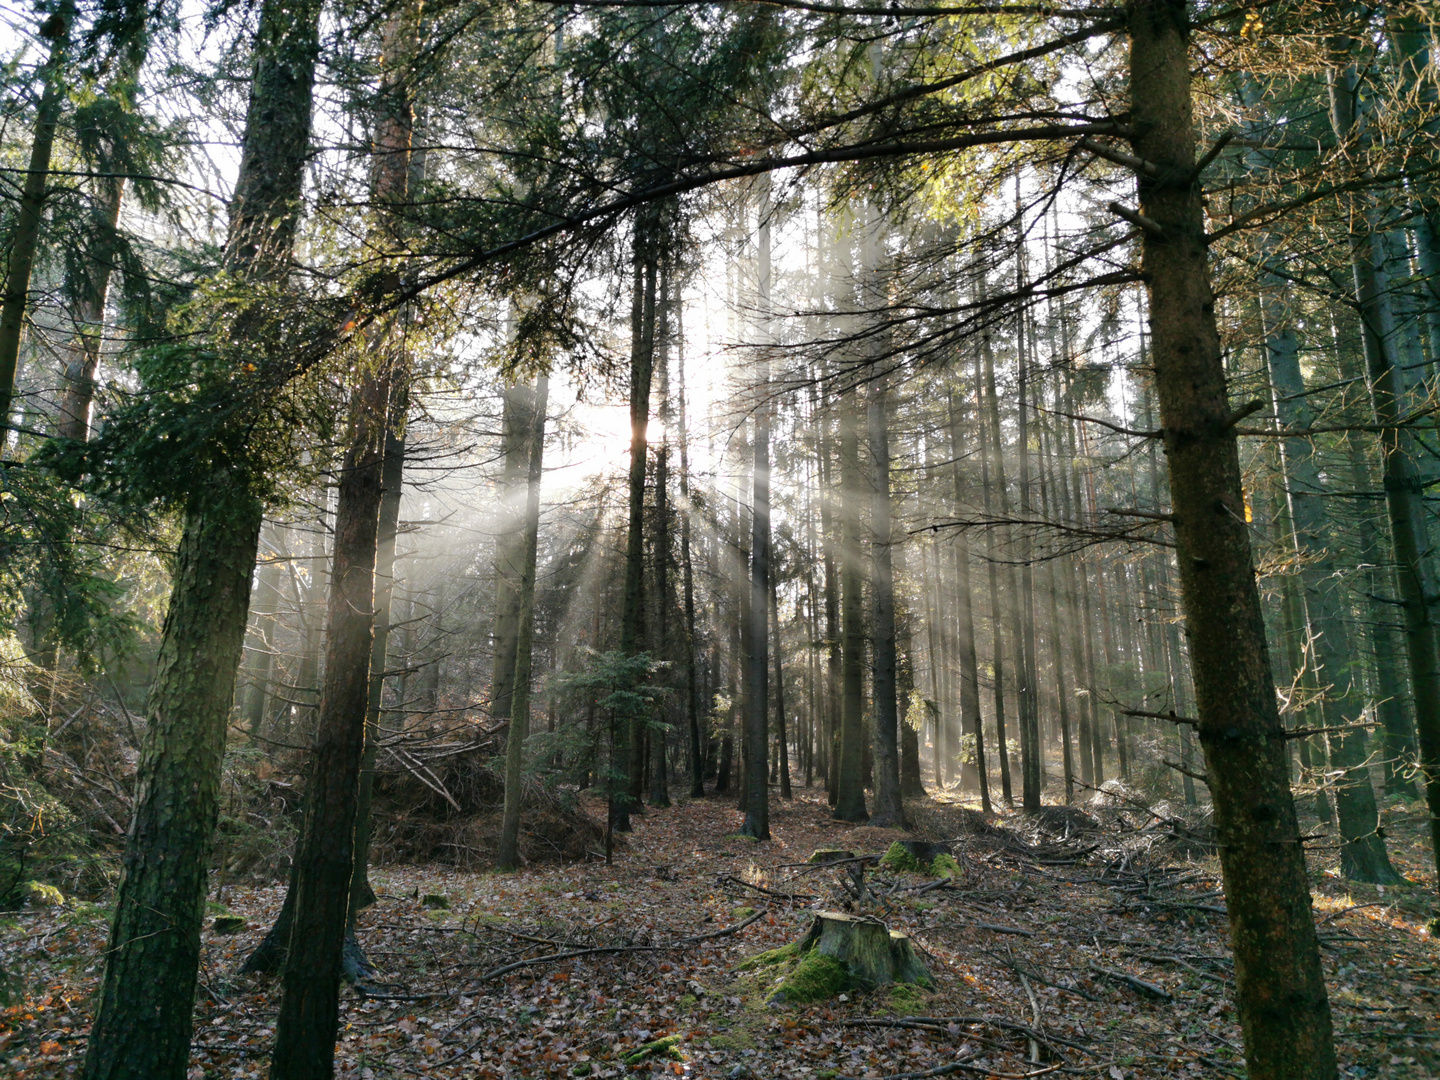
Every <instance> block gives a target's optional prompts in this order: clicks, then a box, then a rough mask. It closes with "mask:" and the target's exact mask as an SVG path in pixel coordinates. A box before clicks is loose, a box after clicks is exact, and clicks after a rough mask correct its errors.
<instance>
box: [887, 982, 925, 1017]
mask: <svg viewBox="0 0 1440 1080" xmlns="http://www.w3.org/2000/svg"><path fill="white" fill-rule="evenodd" d="M928 999H929V995H928V994H927V993H926V992H925V990H924V989H923V988H921V987H920V986H917V985H915V984H914V983H895V984H894V985H893V986H891V987H890V989H889V992H888V993H887V994H886V995H885V1003H886V1005H887V1006H888V1007H889V1008H890V1009H892V1010H893V1011H895V1012H897V1013H900V1014H913V1013H920V1012H924V1011H925V1003H926V1001H927V1000H928Z"/></svg>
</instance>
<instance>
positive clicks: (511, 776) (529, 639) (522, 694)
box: [495, 375, 550, 870]
mask: <svg viewBox="0 0 1440 1080" xmlns="http://www.w3.org/2000/svg"><path fill="white" fill-rule="evenodd" d="M528 398H529V400H528V401H527V403H526V425H525V427H526V432H525V451H526V456H527V458H528V461H527V462H526V470H525V471H526V477H525V518H524V523H523V525H522V530H521V543H522V545H523V549H522V551H521V553H520V574H521V577H520V582H519V586H520V588H519V610H518V626H517V634H516V647H515V681H514V685H513V686H512V688H511V696H510V732H509V735H508V736H507V737H506V740H505V806H504V810H503V811H502V814H501V819H500V839H499V843H498V845H497V848H496V856H495V866H496V867H497V868H498V869H500V870H515V869H517V868H518V867H519V865H520V808H521V804H522V803H523V801H524V783H525V776H524V770H525V740H526V739H527V738H529V734H530V683H531V681H532V680H531V672H532V668H533V660H534V641H535V560H536V553H537V550H538V546H539V538H540V482H541V480H542V479H543V475H544V464H545V410H546V409H547V408H548V407H549V404H550V379H549V377H548V376H546V375H539V376H537V377H536V379H535V385H534V386H533V387H532V388H531V389H530V393H529V394H528Z"/></svg>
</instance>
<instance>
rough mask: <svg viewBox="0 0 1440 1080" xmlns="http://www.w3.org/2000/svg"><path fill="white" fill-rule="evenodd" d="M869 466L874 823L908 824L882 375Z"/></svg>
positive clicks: (873, 404)
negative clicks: (903, 795) (902, 779)
mask: <svg viewBox="0 0 1440 1080" xmlns="http://www.w3.org/2000/svg"><path fill="white" fill-rule="evenodd" d="M869 413H870V416H869V436H870V467H871V469H872V471H873V476H874V479H873V488H872V490H873V491H874V501H873V509H872V511H871V526H870V527H871V531H872V534H873V536H874V539H873V540H872V542H871V567H872V569H871V580H870V588H871V592H872V597H873V603H874V611H873V633H874V645H873V652H872V659H871V664H872V667H871V677H870V681H871V697H872V705H871V710H870V715H871V718H872V721H873V723H874V725H875V809H874V812H873V813H872V814H871V815H870V823H871V824H872V825H875V826H877V827H880V828H892V827H893V828H905V827H906V824H905V804H904V803H903V801H902V800H901V797H900V742H899V737H900V732H899V726H898V725H899V717H898V715H897V709H896V703H895V568H894V563H893V554H892V552H891V546H892V545H893V543H894V539H895V538H894V533H893V526H892V524H891V521H890V410H889V391H888V388H887V387H886V385H885V380H884V378H883V377H881V378H880V379H879V381H878V382H877V383H876V384H875V386H874V387H873V389H872V392H871V395H870V403H869Z"/></svg>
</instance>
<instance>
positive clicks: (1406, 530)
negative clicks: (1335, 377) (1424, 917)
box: [1330, 54, 1440, 878]
mask: <svg viewBox="0 0 1440 1080" xmlns="http://www.w3.org/2000/svg"><path fill="white" fill-rule="evenodd" d="M1345 59H1346V58H1345V57H1344V56H1343V54H1342V55H1341V56H1340V57H1339V60H1340V61H1342V62H1343V61H1344V60H1345ZM1353 82H1354V69H1353V68H1352V67H1349V66H1339V67H1338V69H1337V70H1334V71H1332V72H1331V78H1330V112H1331V123H1332V125H1333V127H1334V130H1335V136H1336V139H1337V140H1339V141H1340V142H1341V143H1342V144H1345V143H1347V142H1348V141H1349V140H1351V139H1352V138H1353V133H1354V129H1355V127H1356V116H1355V95H1354V92H1353V90H1354V87H1353ZM1363 210H1364V208H1363V205H1356V206H1355V208H1354V213H1353V214H1352V217H1353V218H1354V220H1355V225H1354V226H1353V227H1352V228H1351V229H1350V234H1349V240H1350V263H1351V268H1352V272H1353V274H1354V278H1355V296H1356V301H1357V304H1358V308H1359V312H1360V322H1361V338H1362V341H1363V344H1364V349H1365V364H1366V368H1367V369H1368V374H1369V377H1370V401H1371V405H1372V408H1373V409H1374V413H1375V421H1376V423H1377V424H1378V425H1380V427H1381V428H1382V431H1381V434H1380V445H1381V453H1382V455H1383V464H1384V487H1385V507H1386V510H1387V512H1388V514H1389V518H1390V538H1391V543H1392V544H1393V546H1394V551H1395V563H1396V576H1397V578H1398V579H1399V582H1400V599H1401V609H1402V611H1403V612H1404V615H1405V638H1406V644H1407V645H1408V651H1409V657H1410V690H1411V694H1412V695H1413V697H1414V702H1415V729H1416V733H1417V735H1418V736H1419V741H1420V772H1421V775H1422V776H1423V777H1424V781H1425V798H1426V804H1427V806H1428V808H1429V811H1430V840H1431V851H1432V852H1433V853H1434V856H1435V866H1436V874H1437V878H1440V657H1437V655H1436V647H1437V644H1440V641H1437V635H1436V631H1435V623H1434V619H1433V616H1432V614H1431V611H1430V603H1431V600H1432V598H1433V597H1434V595H1435V588H1434V581H1433V580H1432V578H1431V574H1430V567H1429V564H1428V560H1427V554H1428V552H1427V548H1428V542H1427V539H1426V535H1425V520H1424V507H1423V502H1422V499H1423V491H1422V484H1421V478H1420V477H1419V476H1418V475H1417V470H1416V467H1415V459H1414V454H1413V449H1414V448H1413V445H1412V443H1413V436H1412V435H1411V434H1409V433H1408V432H1407V431H1406V430H1405V429H1404V428H1403V427H1402V426H1401V421H1402V420H1403V415H1402V413H1403V412H1404V405H1405V387H1404V375H1403V373H1402V372H1401V371H1400V368H1399V365H1398V364H1397V363H1396V362H1395V358H1394V353H1393V348H1392V338H1393V334H1394V329H1395V328H1394V321H1393V318H1392V316H1391V314H1390V311H1389V306H1388V303H1387V302H1386V297H1385V290H1384V288H1383V286H1382V282H1381V280H1380V275H1379V273H1378V272H1377V270H1376V263H1377V253H1376V251H1375V246H1374V237H1373V236H1371V235H1370V234H1369V233H1368V232H1367V230H1366V221H1367V215H1366V214H1365V213H1364V212H1363Z"/></svg>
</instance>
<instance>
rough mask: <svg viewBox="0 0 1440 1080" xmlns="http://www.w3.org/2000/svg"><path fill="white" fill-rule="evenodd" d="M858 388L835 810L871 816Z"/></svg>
mask: <svg viewBox="0 0 1440 1080" xmlns="http://www.w3.org/2000/svg"><path fill="white" fill-rule="evenodd" d="M856 393H857V391H855V390H851V391H849V392H848V393H846V394H845V395H844V397H842V398H841V400H840V633H841V644H840V680H841V692H840V754H839V766H838V768H837V769H836V773H837V776H836V781H835V812H834V816H835V817H836V819H838V820H840V821H869V820H870V814H869V812H868V811H867V810H866V809H865V774H864V763H865V745H864V744H865V729H864V725H863V719H862V718H863V714H864V709H865V701H864V694H865V672H864V666H863V665H864V663H865V627H864V616H863V615H862V613H861V605H862V604H863V602H864V601H863V599H862V596H861V591H862V589H863V587H864V586H863V583H862V581H861V573H862V572H861V559H862V558H863V555H862V554H861V539H860V506H859V502H860V485H861V483H862V480H861V478H860V430H859V428H860V416H859V408H860V406H859V403H858V402H857V401H856V400H855V396H856Z"/></svg>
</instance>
